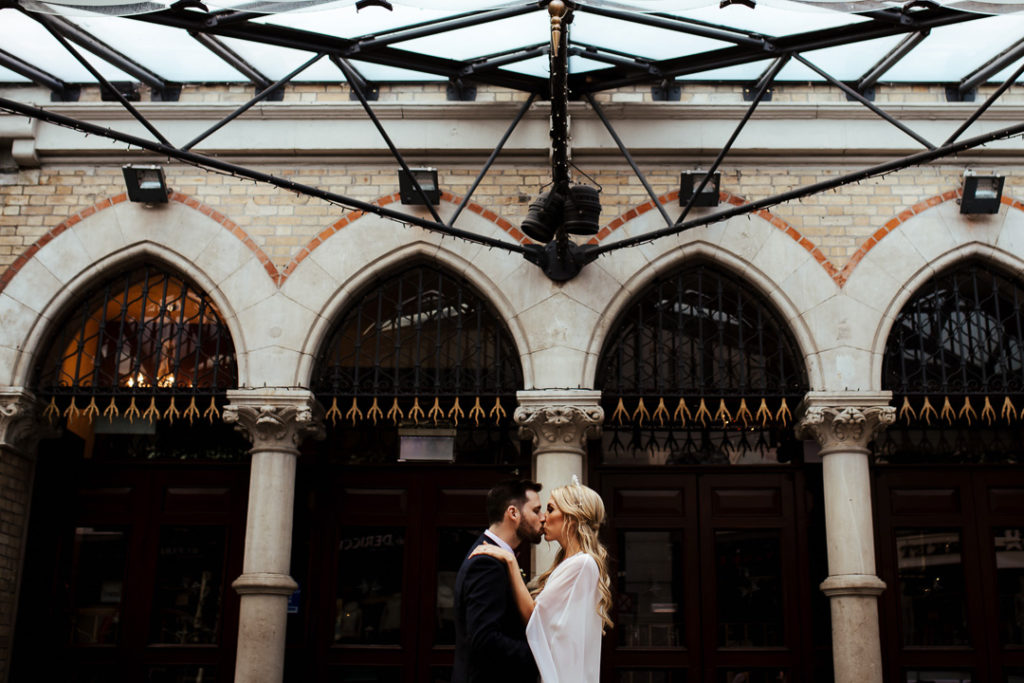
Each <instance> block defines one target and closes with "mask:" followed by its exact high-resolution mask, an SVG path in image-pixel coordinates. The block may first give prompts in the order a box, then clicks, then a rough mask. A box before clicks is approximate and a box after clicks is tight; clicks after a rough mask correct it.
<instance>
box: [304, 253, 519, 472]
mask: <svg viewBox="0 0 1024 683" xmlns="http://www.w3.org/2000/svg"><path fill="white" fill-rule="evenodd" d="M522 386H523V380H522V370H521V368H520V364H519V354H518V352H517V350H516V347H515V343H514V342H513V340H512V336H511V334H510V333H509V331H508V329H507V328H506V326H505V323H504V321H503V320H502V319H501V317H500V316H499V315H498V314H497V312H496V311H495V310H494V308H493V307H492V306H491V305H490V304H488V302H487V301H486V300H485V299H484V298H483V297H482V296H480V294H478V293H477V292H476V290H475V288H474V287H472V286H471V285H470V284H469V283H468V282H466V281H465V280H464V279H461V278H458V277H454V276H452V275H450V274H448V273H446V272H445V271H444V270H442V269H440V268H437V267H435V266H433V265H427V264H418V265H414V266H411V267H408V268H406V269H404V270H402V271H401V272H398V273H396V274H393V275H390V276H387V277H384V278H382V279H380V280H379V281H377V282H376V283H375V284H374V285H373V286H372V287H370V288H369V289H368V290H366V291H364V292H363V293H362V294H361V295H360V296H359V297H358V298H357V299H356V300H355V301H354V303H353V304H352V306H350V307H349V308H348V309H347V310H346V311H345V313H344V314H343V315H342V316H341V318H340V319H339V320H338V322H337V324H336V325H335V327H334V329H333V331H332V332H331V334H330V335H329V336H328V338H327V342H326V343H325V344H324V346H323V347H322V349H321V351H320V354H319V356H318V359H317V364H316V369H315V371H314V375H313V381H312V387H313V391H314V392H315V393H316V395H317V397H318V398H319V399H320V401H321V402H322V403H323V404H324V405H325V406H329V408H328V411H327V419H328V424H329V425H332V426H337V427H339V428H341V427H344V428H346V429H347V430H348V431H349V432H350V434H349V435H348V436H349V437H351V438H355V436H354V435H355V434H356V433H357V432H359V431H360V430H366V431H364V432H363V436H364V437H366V438H364V439H362V440H360V439H357V441H359V445H357V444H355V443H354V442H349V443H348V444H347V446H346V448H347V450H348V451H349V452H350V453H353V452H355V451H361V452H364V456H361V457H365V458H367V459H371V460H380V459H385V460H387V459H392V457H393V451H394V449H395V448H396V447H397V446H396V444H397V441H396V440H395V436H397V434H396V433H395V430H396V429H397V430H406V429H420V430H422V429H424V428H428V427H433V428H437V429H438V430H442V431H445V432H446V433H451V434H452V435H453V437H452V438H456V436H457V437H458V439H462V438H463V436H466V435H469V434H471V433H475V434H476V438H482V437H481V436H480V435H481V434H483V433H484V432H486V431H487V430H491V431H492V432H493V431H494V430H498V431H500V432H501V434H502V436H501V440H502V442H503V443H504V442H506V441H508V440H509V439H513V442H510V443H512V451H514V452H515V453H513V454H510V455H509V457H510V458H511V459H516V458H518V457H519V456H518V444H517V443H514V426H513V425H512V422H511V413H512V411H513V410H514V408H515V406H516V398H515V393H516V391H517V390H518V389H520V388H522ZM378 425H380V426H381V427H384V426H386V427H388V429H381V428H378ZM470 428H472V429H470ZM389 434H390V435H392V436H389ZM366 439H370V440H372V443H371V442H369V441H366ZM382 439H383V440H384V441H382ZM460 443H461V444H462V445H463V446H465V447H466V448H469V445H468V443H467V442H465V441H464V440H463V441H461V442H460ZM478 444H479V448H480V449H481V451H482V450H484V447H485V445H486V440H484V441H480V442H478ZM459 448H460V446H459V444H456V452H457V453H458V452H459ZM502 448H505V446H504V445H503V446H502ZM352 457H357V456H352Z"/></svg>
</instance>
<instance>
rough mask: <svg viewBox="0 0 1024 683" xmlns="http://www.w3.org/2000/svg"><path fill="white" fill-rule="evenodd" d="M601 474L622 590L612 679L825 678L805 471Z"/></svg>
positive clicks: (691, 682)
mask: <svg viewBox="0 0 1024 683" xmlns="http://www.w3.org/2000/svg"><path fill="white" fill-rule="evenodd" d="M598 476H599V486H600V487H601V489H600V490H601V492H602V495H603V496H604V499H605V502H606V504H607V505H608V506H609V508H610V514H609V518H610V520H611V524H610V525H609V529H608V533H607V542H608V543H609V551H610V553H611V555H612V557H613V558H615V559H616V560H617V566H616V567H615V572H616V573H615V576H616V577H617V582H618V585H617V592H616V598H617V605H616V627H615V629H614V631H613V632H612V634H611V635H610V636H609V637H608V638H607V640H606V642H605V647H604V650H605V656H604V676H603V680H607V681H615V682H616V683H712V682H713V683H737V682H742V683H768V682H776V681H787V682H789V681H811V680H823V679H821V678H812V669H813V664H812V662H813V659H814V657H813V654H812V649H813V648H812V645H811V643H810V633H809V632H810V609H811V605H810V602H811V598H810V590H809V589H810V587H811V586H810V583H811V581H810V576H809V569H808V561H807V556H808V551H807V544H806V540H805V535H806V526H807V525H806V521H805V518H806V516H807V515H808V510H807V509H806V501H805V500H804V497H803V493H804V491H803V484H802V477H801V476H800V475H799V474H798V473H795V472H787V473H779V472H778V471H774V472H771V473H751V472H749V471H745V472H744V473H742V474H734V473H729V474H726V473H722V474H716V473H702V474H699V475H698V474H686V473H671V472H660V473H658V474H657V475H653V474H634V473H629V472H621V473H617V472H614V471H604V472H601V473H600V474H599V475H598ZM798 491H799V493H800V495H797V492H798ZM821 578H824V577H821ZM819 580H820V579H819Z"/></svg>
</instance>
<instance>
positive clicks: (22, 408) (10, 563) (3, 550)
mask: <svg viewBox="0 0 1024 683" xmlns="http://www.w3.org/2000/svg"><path fill="white" fill-rule="evenodd" d="M40 412H41V406H40V405H39V403H38V402H37V401H36V398H35V396H33V395H32V393H31V392H29V391H28V390H26V389H23V388H21V387H9V388H5V389H0V515H2V518H3V522H4V523H3V525H2V526H0V681H6V680H7V678H8V673H9V669H10V662H11V647H12V645H13V640H14V620H15V617H16V615H17V612H18V593H19V591H20V589H21V576H22V571H21V570H22V565H23V563H24V559H25V541H26V540H27V539H26V535H27V533H28V513H29V505H30V502H31V500H32V484H33V481H34V479H35V465H36V447H37V446H38V445H39V439H40V438H42V437H44V436H54V435H55V434H54V432H55V430H54V429H53V428H52V427H50V426H49V425H48V424H47V423H46V422H45V420H42V419H41V418H40Z"/></svg>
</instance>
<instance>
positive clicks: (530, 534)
mask: <svg viewBox="0 0 1024 683" xmlns="http://www.w3.org/2000/svg"><path fill="white" fill-rule="evenodd" d="M516 538H518V539H519V540H520V541H521V542H522V543H532V544H534V545H537V544H538V543H540V541H541V539H542V538H544V532H543V531H534V530H533V529H531V528H530V527H529V526H528V525H527V524H526V520H525V519H520V520H519V525H518V526H517V527H516Z"/></svg>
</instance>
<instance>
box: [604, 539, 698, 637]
mask: <svg viewBox="0 0 1024 683" xmlns="http://www.w3.org/2000/svg"><path fill="white" fill-rule="evenodd" d="M619 548H620V560H619V563H620V565H619V569H620V572H619V590H618V594H617V595H616V602H617V605H616V608H617V609H616V612H617V614H618V618H617V619H616V620H615V622H616V627H615V630H616V631H617V632H618V634H619V644H620V645H623V646H625V647H680V646H682V645H683V644H684V643H685V640H686V634H685V630H684V624H685V622H684V620H683V614H684V609H685V605H684V603H683V564H682V563H683V533H682V531H678V530H675V531H623V532H621V533H620V534H619Z"/></svg>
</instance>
